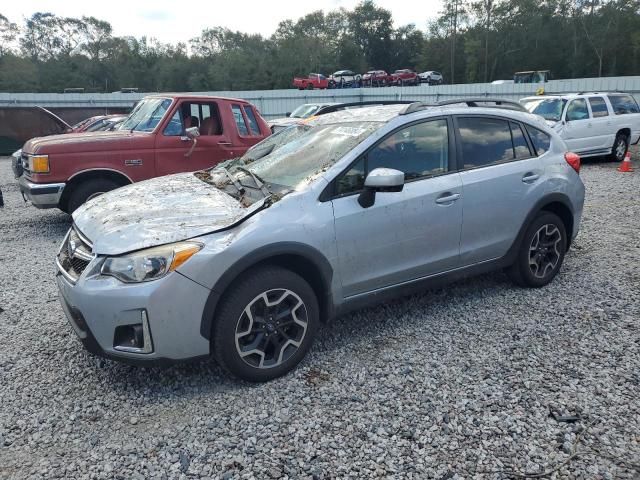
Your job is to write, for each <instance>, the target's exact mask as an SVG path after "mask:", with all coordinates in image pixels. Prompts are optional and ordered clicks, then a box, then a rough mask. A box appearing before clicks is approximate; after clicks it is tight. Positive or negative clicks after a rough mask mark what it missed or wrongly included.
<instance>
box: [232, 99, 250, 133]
mask: <svg viewBox="0 0 640 480" xmlns="http://www.w3.org/2000/svg"><path fill="white" fill-rule="evenodd" d="M231 110H232V111H233V119H234V120H235V121H236V126H237V127H238V133H239V134H240V135H242V136H247V135H249V127H247V124H246V122H245V121H244V115H242V107H240V105H236V104H234V105H232V106H231Z"/></svg>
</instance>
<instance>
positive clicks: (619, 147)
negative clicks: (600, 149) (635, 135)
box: [609, 132, 629, 162]
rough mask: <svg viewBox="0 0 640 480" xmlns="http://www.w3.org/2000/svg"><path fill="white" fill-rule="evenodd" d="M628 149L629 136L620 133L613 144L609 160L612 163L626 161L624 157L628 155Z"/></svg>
mask: <svg viewBox="0 0 640 480" xmlns="http://www.w3.org/2000/svg"><path fill="white" fill-rule="evenodd" d="M628 148H629V139H628V138H627V135H626V134H624V133H622V132H619V133H618V134H617V135H616V139H615V140H614V142H613V148H612V149H611V155H609V160H611V161H612V162H622V161H623V160H624V156H625V155H626V154H627V149H628Z"/></svg>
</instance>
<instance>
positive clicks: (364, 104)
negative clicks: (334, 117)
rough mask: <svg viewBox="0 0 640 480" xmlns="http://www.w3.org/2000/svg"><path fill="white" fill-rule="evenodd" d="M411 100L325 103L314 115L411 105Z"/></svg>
mask: <svg viewBox="0 0 640 480" xmlns="http://www.w3.org/2000/svg"><path fill="white" fill-rule="evenodd" d="M412 103H413V102H412V101H411V100H369V101H366V102H351V103H338V104H336V105H327V106H324V107H321V108H320V109H318V111H317V112H316V113H315V115H324V114H325V113H333V112H337V111H340V110H346V109H347V108H358V107H371V106H375V105H411V104H412Z"/></svg>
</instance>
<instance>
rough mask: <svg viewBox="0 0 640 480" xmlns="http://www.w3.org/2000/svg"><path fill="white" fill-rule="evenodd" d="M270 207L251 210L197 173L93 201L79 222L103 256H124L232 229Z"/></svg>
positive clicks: (80, 213)
mask: <svg viewBox="0 0 640 480" xmlns="http://www.w3.org/2000/svg"><path fill="white" fill-rule="evenodd" d="M263 205H264V200H260V201H257V202H255V203H253V204H252V205H251V206H249V207H245V206H243V205H242V204H241V203H240V202H239V201H238V200H236V199H235V198H233V197H232V196H230V195H228V194H227V193H225V192H223V191H221V190H219V189H217V188H216V187H214V186H213V185H211V184H209V183H206V182H204V181H202V180H200V179H199V178H197V177H196V176H195V175H194V174H193V173H179V174H176V175H169V176H166V177H158V178H154V179H151V180H147V181H144V182H138V183H134V184H132V185H128V186H126V187H122V188H118V189H117V190H113V191H111V192H108V193H105V194H103V195H100V196H99V197H96V198H94V199H93V200H90V201H89V202H87V203H85V204H84V205H83V206H82V207H80V208H79V209H78V210H76V211H75V213H74V214H73V222H74V224H75V226H76V227H77V228H78V230H80V232H81V233H82V234H83V235H84V236H85V237H87V238H88V239H89V240H90V241H91V242H92V244H93V252H94V253H97V254H100V255H119V254H122V253H126V252H131V251H134V250H139V249H141V248H148V247H153V246H157V245H162V244H166V243H172V242H178V241H181V240H187V239H189V238H193V237H197V236H199V235H204V234H207V233H212V232H215V231H216V230H220V229H223V228H226V227H229V226H231V225H233V224H235V223H237V222H239V221H241V220H242V219H244V218H246V217H247V216H249V215H251V214H252V213H253V212H255V211H256V210H258V209H260V208H261V207H262V206H263Z"/></svg>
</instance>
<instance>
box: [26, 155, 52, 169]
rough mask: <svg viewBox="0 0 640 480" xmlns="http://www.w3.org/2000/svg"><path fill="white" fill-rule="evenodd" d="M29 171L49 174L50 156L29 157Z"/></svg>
mask: <svg viewBox="0 0 640 480" xmlns="http://www.w3.org/2000/svg"><path fill="white" fill-rule="evenodd" d="M28 158H29V171H30V172H33V173H49V155H29V157H28Z"/></svg>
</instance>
